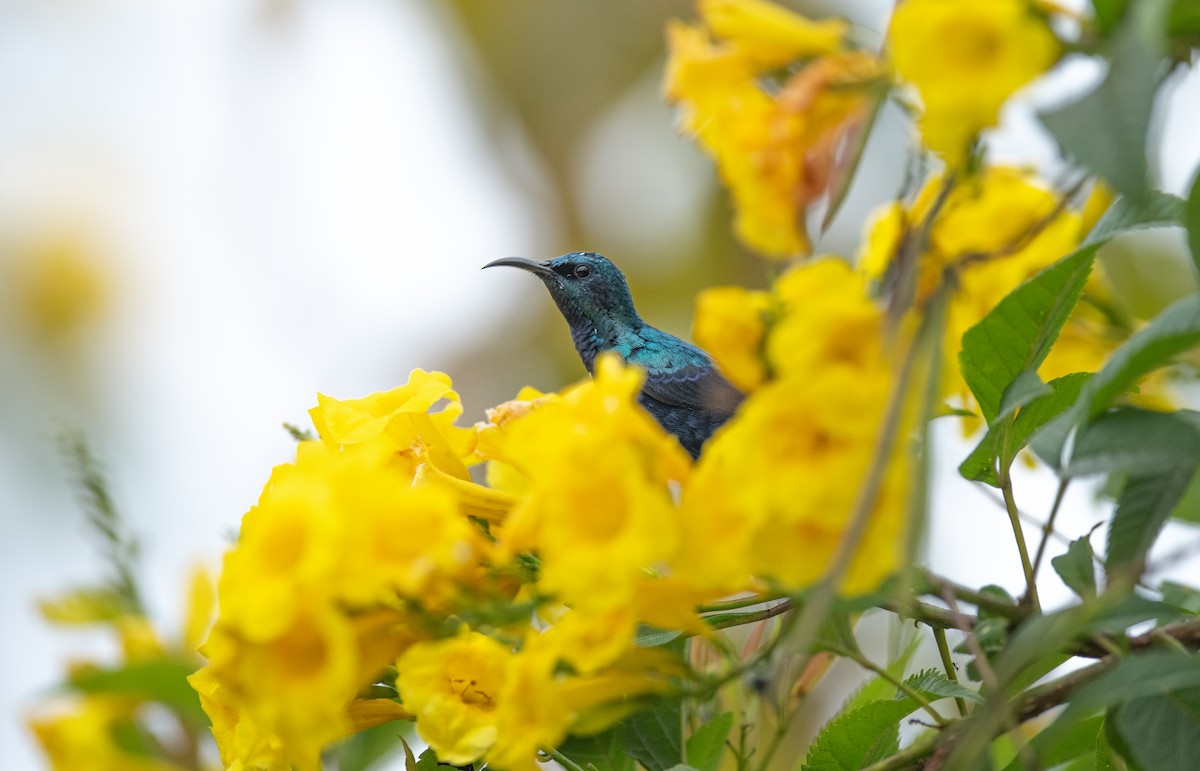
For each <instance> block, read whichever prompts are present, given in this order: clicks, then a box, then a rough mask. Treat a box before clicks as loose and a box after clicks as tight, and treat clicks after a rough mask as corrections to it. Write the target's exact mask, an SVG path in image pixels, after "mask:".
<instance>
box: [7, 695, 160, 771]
mask: <svg viewBox="0 0 1200 771" xmlns="http://www.w3.org/2000/svg"><path fill="white" fill-rule="evenodd" d="M136 706H137V702H136V701H131V700H129V699H123V698H119V697H115V696H86V697H84V698H82V699H79V700H71V701H70V702H68V703H67V705H66V706H64V705H61V704H53V703H52V704H51V705H50V706H49V707H47V708H44V710H43V711H44V712H45V713H46V714H41V715H38V716H36V717H34V718H33V719H32V720H31V721H30V726H31V727H32V728H33V732H34V734H35V735H36V736H37V740H38V742H39V743H40V744H41V745H42V749H43V750H44V751H45V753H46V755H47V757H48V758H49V760H50V766H51V768H53V769H54V770H55V771H79V770H80V769H88V771H182V769H183V766H179V765H176V764H175V763H171V762H169V761H167V760H163V759H160V758H155V757H151V756H149V755H145V754H140V753H138V752H136V751H133V750H131V749H130V748H129V747H128V744H127V743H126V742H122V740H121V737H122V734H123V733H125V734H127V733H128V732H129V731H130V730H136V729H135V728H134V723H133V721H134V708H135V707H136Z"/></svg>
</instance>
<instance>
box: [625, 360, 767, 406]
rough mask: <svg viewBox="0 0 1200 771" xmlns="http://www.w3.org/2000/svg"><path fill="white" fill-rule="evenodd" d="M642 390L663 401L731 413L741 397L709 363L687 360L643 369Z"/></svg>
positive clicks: (740, 393)
mask: <svg viewBox="0 0 1200 771" xmlns="http://www.w3.org/2000/svg"><path fill="white" fill-rule="evenodd" d="M642 391H643V392H644V393H645V394H646V395H647V396H650V397H652V398H654V399H657V400H658V401H660V402H663V403H665V404H674V405H678V406H681V407H694V408H699V409H703V410H705V411H707V412H716V413H721V414H725V415H731V414H733V411H734V410H735V409H737V406H738V405H739V404H741V402H742V399H743V398H745V397H744V396H743V395H742V392H741V391H739V390H737V389H736V388H734V387H733V385H732V384H730V382H729V381H728V380H726V379H725V378H724V377H723V376H722V375H721V373H720V372H717V371H716V370H715V369H714V368H713V366H712V365H711V364H709V365H705V366H696V365H694V364H689V365H686V366H683V367H680V368H677V369H671V370H656V369H652V368H647V369H646V384H645V385H644V386H642Z"/></svg>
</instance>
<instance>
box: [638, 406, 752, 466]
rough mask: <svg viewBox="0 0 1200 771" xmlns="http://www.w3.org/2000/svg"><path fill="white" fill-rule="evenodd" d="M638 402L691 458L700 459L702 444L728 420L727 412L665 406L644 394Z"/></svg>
mask: <svg viewBox="0 0 1200 771" xmlns="http://www.w3.org/2000/svg"><path fill="white" fill-rule="evenodd" d="M638 401H639V402H641V405H642V406H643V407H645V408H646V411H647V412H649V413H650V414H651V415H653V416H654V418H655V419H656V420H657V421H658V422H659V423H660V424H661V425H662V427H663V428H664V429H666V430H667V431H668V432H669V433H672V434H674V435H675V436H676V437H678V438H679V443H680V444H682V445H683V449H685V450H687V451H688V453H689V454H691V456H692V458H699V457H700V448H701V446H703V444H704V442H705V441H706V440H707V439H708V438H709V437H710V436H712V434H713V432H714V431H716V430H717V429H718V428H719V427H720V426H721V424H722V423H724V422H725V421H727V420H729V413H728V412H713V411H710V410H704V409H698V408H696V407H683V406H679V405H675V404H665V403H663V402H660V401H659V400H657V399H655V398H654V397H652V396H647V395H646V394H645V393H643V394H642V395H641V396H639V397H638Z"/></svg>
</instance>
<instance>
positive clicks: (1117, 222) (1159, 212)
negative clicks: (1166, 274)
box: [1083, 190, 1184, 245]
mask: <svg viewBox="0 0 1200 771" xmlns="http://www.w3.org/2000/svg"><path fill="white" fill-rule="evenodd" d="M1183 216H1184V202H1183V199H1182V198H1180V197H1179V196H1175V195H1171V194H1170V193H1164V192H1162V191H1161V190H1151V191H1149V193H1148V194H1147V195H1146V197H1145V198H1143V199H1142V200H1141V201H1136V200H1134V199H1132V198H1129V197H1128V196H1121V197H1120V198H1118V199H1117V200H1116V201H1114V202H1113V204H1112V206H1109V207H1108V211H1106V212H1104V214H1103V216H1101V217H1100V219H1099V220H1098V221H1097V222H1096V224H1095V226H1094V227H1092V230H1091V232H1089V233H1088V234H1087V238H1085V239H1084V240H1083V243H1084V245H1087V244H1102V243H1104V242H1106V241H1108V240H1109V239H1111V238H1112V237H1113V236H1116V235H1120V234H1121V233H1128V232H1130V231H1134V230H1149V229H1151V228H1166V227H1171V226H1174V225H1179V224H1180V223H1181V222H1183Z"/></svg>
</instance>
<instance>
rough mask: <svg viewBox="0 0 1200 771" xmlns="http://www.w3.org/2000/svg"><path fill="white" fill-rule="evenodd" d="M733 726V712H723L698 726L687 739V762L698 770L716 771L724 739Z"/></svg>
mask: <svg viewBox="0 0 1200 771" xmlns="http://www.w3.org/2000/svg"><path fill="white" fill-rule="evenodd" d="M731 728H733V713H732V712H725V713H723V714H720V715H717V716H716V717H715V718H713V719H712V720H710V721H708V722H707V723H705V724H704V725H702V726H700V728H698V729H697V730H696V733H694V734H692V735H691V736H690V737H688V740H687V762H688V763H690V764H691V765H693V766H695V767H696V768H697V769H699V771H717V769H718V768H720V766H721V756H722V755H723V754H724V753H725V740H726V739H727V738H728V737H729V729H731Z"/></svg>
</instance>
